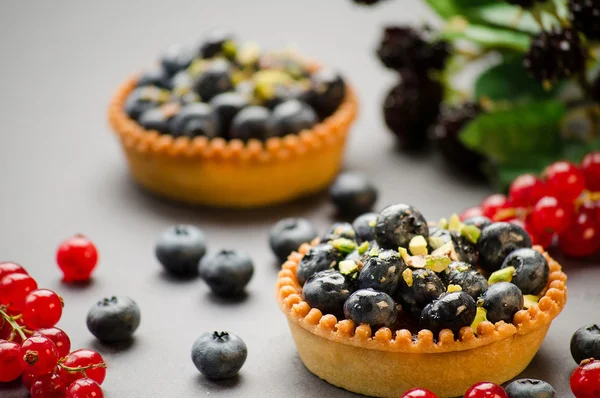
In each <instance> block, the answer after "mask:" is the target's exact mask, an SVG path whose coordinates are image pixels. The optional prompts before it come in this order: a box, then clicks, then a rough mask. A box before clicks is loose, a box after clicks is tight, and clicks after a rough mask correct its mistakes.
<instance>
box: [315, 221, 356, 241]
mask: <svg viewBox="0 0 600 398" xmlns="http://www.w3.org/2000/svg"><path fill="white" fill-rule="evenodd" d="M339 238H344V239H350V240H354V241H355V240H356V238H357V234H356V231H355V230H354V228H352V225H351V224H349V223H347V222H337V223H335V224H333V225H332V226H331V227H330V228H329V229H328V230H327V232H326V233H325V236H324V237H323V240H324V241H330V240H334V239H339Z"/></svg>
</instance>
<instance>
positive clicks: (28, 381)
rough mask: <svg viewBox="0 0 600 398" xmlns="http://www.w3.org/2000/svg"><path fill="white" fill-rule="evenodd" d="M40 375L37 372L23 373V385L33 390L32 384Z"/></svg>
mask: <svg viewBox="0 0 600 398" xmlns="http://www.w3.org/2000/svg"><path fill="white" fill-rule="evenodd" d="M38 377H39V376H38V375H36V374H35V373H28V372H23V374H22V375H21V381H22V382H23V386H24V387H25V388H26V389H27V391H29V390H31V386H32V385H33V383H35V381H36V380H37V378H38Z"/></svg>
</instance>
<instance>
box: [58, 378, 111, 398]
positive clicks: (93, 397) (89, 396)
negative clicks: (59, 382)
mask: <svg viewBox="0 0 600 398" xmlns="http://www.w3.org/2000/svg"><path fill="white" fill-rule="evenodd" d="M103 397H104V393H103V392H102V387H100V384H98V383H96V382H95V381H94V380H92V379H88V378H87V377H86V378H83V379H79V380H75V381H74V382H73V383H72V384H71V385H70V386H69V388H68V389H67V395H66V398H103Z"/></svg>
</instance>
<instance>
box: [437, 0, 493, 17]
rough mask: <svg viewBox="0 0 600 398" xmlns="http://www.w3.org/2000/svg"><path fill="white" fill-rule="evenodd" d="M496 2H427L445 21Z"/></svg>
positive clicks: (461, 0)
mask: <svg viewBox="0 0 600 398" xmlns="http://www.w3.org/2000/svg"><path fill="white" fill-rule="evenodd" d="M495 2H497V0H427V4H429V6H430V7H431V8H433V10H434V11H435V12H437V13H438V15H439V16H440V17H442V18H444V19H448V18H452V17H454V16H456V15H464V14H466V12H467V11H468V10H469V9H472V8H475V7H480V6H483V5H486V4H493V3H495Z"/></svg>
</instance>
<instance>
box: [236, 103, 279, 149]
mask: <svg viewBox="0 0 600 398" xmlns="http://www.w3.org/2000/svg"><path fill="white" fill-rule="evenodd" d="M275 135H276V134H275V126H274V124H273V119H272V118H271V111H269V110H268V109H267V108H265V107H262V106H258V105H253V106H249V107H247V108H244V109H242V110H241V111H239V112H238V113H237V114H236V115H235V117H234V118H233V121H232V122H231V128H230V130H229V138H231V139H234V138H235V139H239V140H242V141H248V140H249V139H252V138H254V139H257V140H263V141H264V140H266V139H267V138H269V137H273V136H275Z"/></svg>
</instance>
